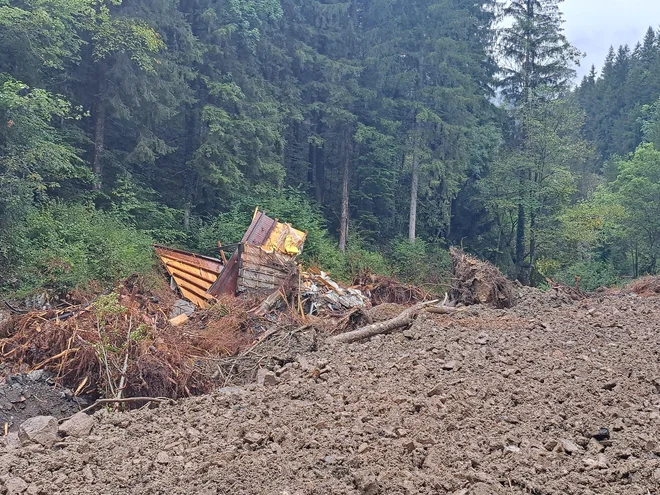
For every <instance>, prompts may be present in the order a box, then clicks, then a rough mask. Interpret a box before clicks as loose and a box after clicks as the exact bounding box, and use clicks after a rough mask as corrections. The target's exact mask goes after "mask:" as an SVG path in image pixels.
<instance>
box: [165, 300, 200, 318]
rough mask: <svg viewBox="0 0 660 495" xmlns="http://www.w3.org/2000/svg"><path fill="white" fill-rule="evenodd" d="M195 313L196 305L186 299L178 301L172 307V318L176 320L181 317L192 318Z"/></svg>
mask: <svg viewBox="0 0 660 495" xmlns="http://www.w3.org/2000/svg"><path fill="white" fill-rule="evenodd" d="M194 312H195V305H194V304H193V303H191V302H190V301H186V300H185V299H178V300H177V301H176V302H175V303H174V305H173V306H172V311H171V312H170V318H175V317H177V316H179V315H186V316H190V315H191V314H193V313H194Z"/></svg>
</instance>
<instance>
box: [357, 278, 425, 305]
mask: <svg viewBox="0 0 660 495" xmlns="http://www.w3.org/2000/svg"><path fill="white" fill-rule="evenodd" d="M353 285H354V286H356V287H357V288H358V289H360V290H361V291H362V292H364V293H365V294H367V295H368V296H369V297H370V299H371V304H372V305H374V306H377V305H379V304H386V303H393V304H415V303H418V302H421V301H425V300H427V299H430V295H429V294H428V293H427V292H426V291H424V290H423V289H420V288H419V287H416V286H414V285H410V284H404V283H402V282H399V281H398V280H396V279H393V278H390V277H385V276H383V275H374V274H372V273H363V274H361V275H360V276H359V277H357V278H356V279H355V280H354V281H353Z"/></svg>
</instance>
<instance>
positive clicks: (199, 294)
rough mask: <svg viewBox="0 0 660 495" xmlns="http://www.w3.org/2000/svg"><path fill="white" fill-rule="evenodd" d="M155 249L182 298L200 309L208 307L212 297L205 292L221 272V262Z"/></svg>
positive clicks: (160, 248) (196, 255) (174, 250)
mask: <svg viewBox="0 0 660 495" xmlns="http://www.w3.org/2000/svg"><path fill="white" fill-rule="evenodd" d="M155 248H156V254H157V255H158V257H159V258H160V260H161V261H162V263H163V265H164V266H165V269H166V270H167V272H168V273H169V274H170V276H171V277H172V278H173V279H174V281H175V282H176V285H177V287H179V290H180V291H181V294H182V295H183V297H185V298H186V299H188V300H189V301H190V302H192V303H193V304H195V305H197V306H199V307H201V308H206V307H208V306H210V305H211V303H212V301H213V300H214V297H213V296H212V295H211V294H208V293H207V291H208V290H209V289H210V288H211V286H212V285H213V284H214V282H215V281H216V280H217V279H218V275H220V273H221V272H222V268H223V265H222V262H221V261H220V260H219V259H216V258H210V257H208V256H201V255H198V254H194V253H189V252H187V251H181V250H178V249H170V248H166V247H164V246H155Z"/></svg>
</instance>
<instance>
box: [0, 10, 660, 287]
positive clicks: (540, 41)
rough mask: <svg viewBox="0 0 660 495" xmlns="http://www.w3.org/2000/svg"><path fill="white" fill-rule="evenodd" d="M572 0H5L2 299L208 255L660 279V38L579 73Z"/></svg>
mask: <svg viewBox="0 0 660 495" xmlns="http://www.w3.org/2000/svg"><path fill="white" fill-rule="evenodd" d="M560 7H561V0H508V1H506V2H502V1H500V0H482V1H480V2H474V1H470V0H181V1H179V0H0V184H1V187H0V294H10V295H12V296H21V295H27V294H30V293H31V292H34V291H37V290H43V289H48V290H51V291H54V292H59V293H63V292H66V291H68V290H71V289H72V288H75V287H79V286H84V285H85V284H88V283H89V282H90V281H96V282H98V283H100V284H102V285H103V284H109V283H111V282H112V281H114V280H117V279H118V278H120V277H125V276H128V275H130V274H132V273H135V272H138V273H148V272H150V271H151V270H152V269H153V266H154V256H153V250H152V248H151V245H152V244H153V243H160V244H166V245H169V246H174V247H180V248H183V249H189V250H193V251H196V252H200V253H203V254H210V255H214V256H215V255H217V252H218V247H217V241H219V240H222V241H223V242H227V243H230V242H236V241H238V240H239V239H240V237H241V235H242V234H243V231H244V230H245V228H246V227H247V225H249V223H250V218H251V215H252V212H253V211H254V208H255V206H260V207H261V208H263V209H265V210H266V211H268V212H269V214H272V216H276V217H278V218H280V219H282V220H284V221H287V222H291V223H293V224H294V225H295V226H296V227H297V228H299V229H304V230H307V231H308V241H307V245H306V246H305V252H304V262H305V263H306V264H318V265H320V266H323V267H324V269H326V270H329V271H330V272H331V273H333V276H336V277H337V278H338V279H342V280H350V279H351V278H352V277H354V276H356V275H358V274H359V273H363V272H374V273H383V274H388V275H393V276H396V277H398V278H399V279H401V280H404V281H409V282H414V283H417V284H419V285H422V286H424V287H429V288H433V287H441V286H442V284H443V283H444V282H445V281H446V280H445V279H446V274H447V268H448V264H449V263H450V261H449V256H448V248H449V247H450V246H461V247H463V248H464V249H465V250H466V251H468V252H470V253H472V254H475V255H477V256H479V257H481V258H484V259H487V260H490V261H492V262H494V263H495V264H496V265H498V266H499V267H500V269H501V270H502V271H503V272H504V273H506V274H507V275H508V276H510V277H511V278H515V279H518V280H519V281H520V282H521V283H523V284H528V285H535V286H543V285H544V284H546V283H547V282H546V280H547V279H548V278H550V279H552V280H557V281H561V282H563V283H567V284H570V285H573V284H574V283H575V280H576V277H578V278H579V280H580V284H581V287H582V288H584V289H588V290H591V289H596V288H597V287H600V286H612V285H616V284H618V283H621V282H622V281H624V280H625V279H629V278H632V277H638V276H641V275H644V274H655V273H657V272H658V257H659V256H660V32H657V33H656V31H655V30H654V29H653V28H649V30H648V32H647V34H646V36H645V37H644V39H643V40H640V42H639V43H638V44H637V45H636V46H634V47H632V48H631V47H628V46H622V47H619V48H618V49H616V48H614V47H612V48H611V50H610V53H609V55H608V56H607V59H606V60H605V61H604V62H603V66H602V69H601V70H597V69H596V68H595V67H593V68H592V69H591V71H590V72H589V73H588V75H587V76H586V77H584V79H583V80H582V81H579V80H577V78H576V68H577V66H578V64H579V63H580V60H581V58H582V54H581V52H580V47H575V46H573V45H572V44H571V43H570V40H568V39H567V38H566V36H565V33H564V30H563V18H562V14H561V9H560Z"/></svg>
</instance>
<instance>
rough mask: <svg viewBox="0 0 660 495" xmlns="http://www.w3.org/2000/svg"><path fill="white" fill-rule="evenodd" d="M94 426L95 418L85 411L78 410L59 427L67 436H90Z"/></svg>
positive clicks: (61, 432) (61, 433)
mask: <svg viewBox="0 0 660 495" xmlns="http://www.w3.org/2000/svg"><path fill="white" fill-rule="evenodd" d="M93 427H94V419H93V418H92V417H91V416H88V415H87V414H85V413H84V412H78V413H76V414H74V415H73V416H71V418H69V419H67V420H66V421H65V422H64V423H62V424H61V425H60V427H59V433H60V435H62V436H65V437H75V438H84V437H87V436H89V434H90V433H91V431H92V428H93Z"/></svg>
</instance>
